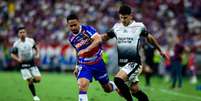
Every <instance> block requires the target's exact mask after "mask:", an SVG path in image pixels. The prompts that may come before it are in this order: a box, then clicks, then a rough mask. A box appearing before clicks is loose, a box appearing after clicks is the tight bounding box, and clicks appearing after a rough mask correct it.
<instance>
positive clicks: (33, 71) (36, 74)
mask: <svg viewBox="0 0 201 101" xmlns="http://www.w3.org/2000/svg"><path fill="white" fill-rule="evenodd" d="M30 71H31V74H32V76H33V78H34V79H35V80H36V81H40V80H41V74H40V71H39V69H38V67H37V66H33V67H31V68H30Z"/></svg>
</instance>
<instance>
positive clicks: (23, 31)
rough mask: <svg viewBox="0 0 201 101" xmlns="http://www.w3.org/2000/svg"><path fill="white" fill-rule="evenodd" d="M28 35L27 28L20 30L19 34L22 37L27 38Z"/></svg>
mask: <svg viewBox="0 0 201 101" xmlns="http://www.w3.org/2000/svg"><path fill="white" fill-rule="evenodd" d="M26 35H27V31H26V30H25V29H21V30H19V32H18V36H19V37H20V38H21V39H23V38H25V37H26Z"/></svg>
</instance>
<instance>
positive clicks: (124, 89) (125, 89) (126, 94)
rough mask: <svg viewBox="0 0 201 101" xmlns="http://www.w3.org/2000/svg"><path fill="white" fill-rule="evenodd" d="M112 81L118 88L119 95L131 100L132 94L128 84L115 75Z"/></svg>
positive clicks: (128, 100)
mask: <svg viewBox="0 0 201 101" xmlns="http://www.w3.org/2000/svg"><path fill="white" fill-rule="evenodd" d="M114 82H115V84H116V86H117V87H118V89H119V90H120V93H121V95H122V96H123V97H124V98H125V99H126V100H127V101H133V99H132V96H131V94H130V90H129V88H128V86H127V85H126V84H125V83H124V80H122V79H121V78H118V77H115V78H114Z"/></svg>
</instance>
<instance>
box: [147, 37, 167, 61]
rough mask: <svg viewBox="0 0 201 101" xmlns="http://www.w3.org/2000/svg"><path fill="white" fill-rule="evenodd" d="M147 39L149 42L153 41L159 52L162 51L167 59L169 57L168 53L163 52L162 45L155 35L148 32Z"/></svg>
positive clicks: (161, 53)
mask: <svg viewBox="0 0 201 101" xmlns="http://www.w3.org/2000/svg"><path fill="white" fill-rule="evenodd" d="M147 39H148V42H149V43H151V44H152V45H153V46H154V47H155V48H156V49H157V50H158V51H159V53H160V55H161V56H163V57H164V58H165V59H168V57H167V56H166V54H165V53H163V52H162V50H161V47H160V45H159V43H158V41H157V40H156V39H155V38H154V36H153V35H151V34H148V35H147Z"/></svg>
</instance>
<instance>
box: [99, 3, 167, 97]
mask: <svg viewBox="0 0 201 101" xmlns="http://www.w3.org/2000/svg"><path fill="white" fill-rule="evenodd" d="M119 18H120V22H118V23H116V24H115V25H114V26H113V28H112V30H111V31H109V32H107V33H106V34H103V35H102V40H103V41H107V40H109V39H111V38H114V37H116V39H117V48H118V60H119V66H121V69H120V70H119V72H118V73H117V74H116V76H115V78H114V82H115V84H116V86H117V88H118V89H119V91H120V94H121V95H122V96H123V97H124V98H125V99H126V100H127V101H133V99H132V95H133V96H134V97H136V98H137V99H138V100H139V101H148V96H147V95H146V94H145V93H144V92H143V91H141V90H140V89H139V86H138V81H139V80H138V75H139V74H140V73H141V71H142V66H141V59H140V55H139V49H140V38H141V37H145V38H147V39H148V42H149V43H150V44H152V45H153V46H155V47H156V49H157V50H158V51H159V52H160V54H161V55H162V56H165V54H164V53H163V52H162V51H161V49H160V46H159V44H158V43H157V41H156V40H155V39H154V37H153V36H152V35H151V34H149V33H148V32H147V31H146V28H145V26H144V24H143V23H141V22H135V21H134V20H132V15H131V8H130V7H129V6H126V5H123V6H121V7H120V9H119Z"/></svg>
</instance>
